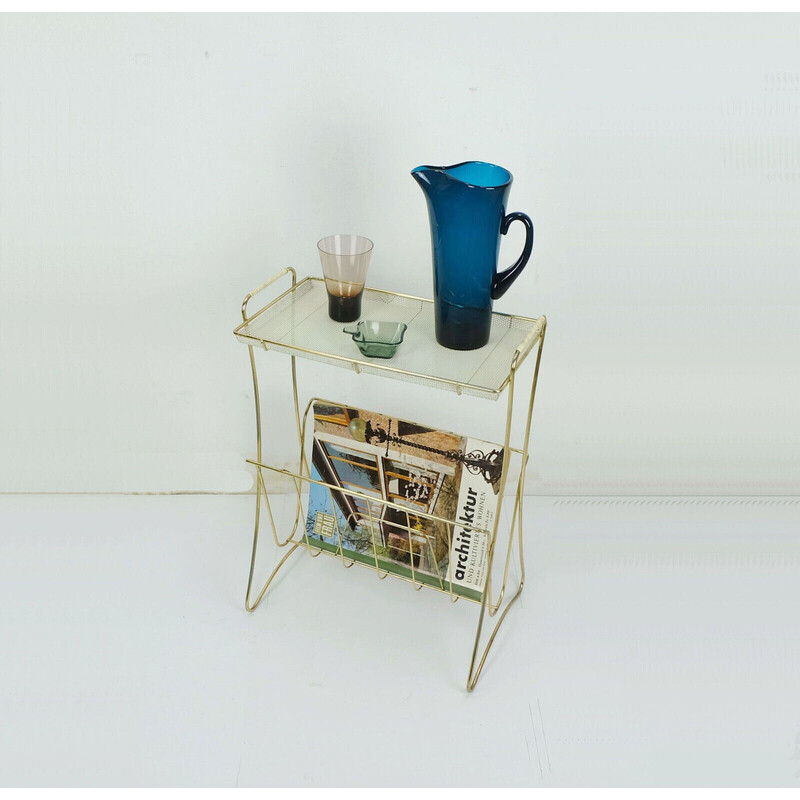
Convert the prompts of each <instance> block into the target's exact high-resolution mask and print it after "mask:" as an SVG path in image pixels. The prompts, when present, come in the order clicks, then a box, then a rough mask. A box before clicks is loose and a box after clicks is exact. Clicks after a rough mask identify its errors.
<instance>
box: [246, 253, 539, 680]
mask: <svg viewBox="0 0 800 800" xmlns="http://www.w3.org/2000/svg"><path fill="white" fill-rule="evenodd" d="M285 275H291V279H292V284H291V286H290V287H289V289H287V290H286V291H285V292H283V293H282V294H280V295H279V296H278V297H276V298H275V299H274V300H273V301H272V302H270V303H267V304H266V305H265V306H263V307H262V308H261V309H259V310H258V311H257V312H256V313H255V314H253V315H252V316H250V317H248V315H247V305H248V303H249V302H250V300H251V299H252V298H253V297H255V296H256V295H257V294H259V293H260V292H262V291H263V290H264V289H266V288H267V287H269V286H271V285H272V284H273V283H275V282H276V281H277V280H279V279H280V278H282V277H283V276H285ZM307 280H314V279H309V278H306V279H304V280H303V281H300V282H298V281H297V274H296V273H295V271H294V269H292V268H291V267H287V268H286V269H284V270H282V271H281V272H279V273H277V274H276V275H274V276H273V277H272V278H270V279H269V280H268V281H266V282H265V283H263V284H262V285H261V286H259V287H258V288H257V289H254V290H253V291H252V292H250V293H249V294H248V295H247V296H246V297H245V299H244V301H243V303H242V319H243V323H242V326H243V325H246V324H247V323H248V322H251V321H252V320H253V319H255V318H256V317H257V316H259V315H260V314H262V313H264V312H265V311H266V310H267V309H268V308H270V307H271V306H273V305H274V304H275V303H277V302H278V301H279V300H281V299H282V298H284V297H286V296H287V295H288V294H289V293H290V292H292V291H294V290H296V288H297V287H298V286H299V285H301V284H302V283H304V282H305V281H307ZM373 291H382V290H373ZM384 293H385V294H393V293H392V292H384ZM402 296H403V297H411V295H402ZM414 299H421V298H414ZM525 319H527V318H525ZM529 321H531V322H535V323H536V324H535V325H533V326H532V328H531V331H530V333H529V334H528V335H527V336H526V337H525V339H523V341H522V342H520V344H519V345H518V346H517V348H516V350H515V351H514V354H513V357H512V359H511V363H510V364H509V372H508V377H507V378H506V379H505V380H504V382H503V384H502V386H501V387H500V389H499V390H498V391H497V392H496V394H500V393H502V392H503V390H504V389H505V388H506V387H507V388H508V400H507V405H506V422H505V433H504V439H503V446H504V448H505V451H506V452H507V453H509V454H515V455H517V456H519V457H520V472H519V478H518V480H517V487H516V492H515V496H514V507H513V511H512V514H511V523H510V525H509V530H508V539H507V543H506V552H505V556H504V566H503V577H502V581H501V583H500V590H499V593H498V595H497V597H496V599H494V600H493V599H492V570H493V567H494V561H495V555H496V552H497V541H498V532H499V529H500V520H501V511H502V507H503V501H504V497H505V489H506V483H507V480H508V472H509V465H510V462H511V460H512V459H511V457H508V458H505V459H504V460H503V471H502V474H501V478H500V491H499V496H498V503H497V511H496V514H495V521H494V526H493V529H492V530H491V531H488V530H481V529H478V528H474V527H472V526H462V525H461V524H460V523H459V527H467V528H469V529H471V530H473V531H476V532H480V533H483V534H486V535H488V536H489V554H488V573H487V581H486V586H485V588H484V590H483V592H482V593H481V595H480V597H479V598H478V599H476V600H474V602H477V603H479V604H480V612H479V616H478V625H477V630H476V633H475V642H474V645H473V648H472V656H471V660H470V665H469V672H468V675H467V691H470V692H471V691H472V690H473V689H474V688H475V685H476V683H477V681H478V678H479V677H480V675H481V672H482V670H483V667H484V664H485V663H486V658H487V656H488V654H489V650H490V649H491V647H492V644H493V643H494V640H495V637H496V636H497V632H498V630H499V629H500V626H501V625H502V624H503V621H504V620H505V618H506V615H507V614H508V611H509V609H510V608H511V606H512V605H513V604H514V603H515V602H516V600H517V598H518V597H519V596H520V594H521V593H522V589H523V587H524V584H525V563H524V558H523V542H522V518H523V488H524V483H525V472H526V469H527V465H528V461H529V453H528V448H529V445H530V428H531V418H532V415H533V402H534V398H535V395H536V385H537V382H538V378H539V365H540V363H541V357H542V349H543V347H544V336H545V330H546V327H547V320H546V318H545V317H539V318H538V319H536V320H529ZM242 326H239V328H237V329H236V331H234V333H235V334H236V335H237V337H238V338H240V339H243V340H248V341H246V343H247V345H248V350H249V354H250V368H251V371H252V376H253V393H254V400H255V407H256V458H255V459H248V463H249V464H252V465H253V466H254V467H255V468H256V511H255V525H254V530H253V548H252V553H251V557H250V572H249V575H248V579H247V593H246V595H245V608H246V609H247V610H248V611H253V610H255V609H256V608H257V607H258V605H259V603H260V602H261V600H262V599H263V598H264V595H265V594H266V592H267V589H268V588H269V586H270V584H271V583H272V581H273V580H274V578H275V576H276V575H277V574H278V572H279V571H280V569H281V568H282V567H283V565H284V564H285V563H286V562H287V560H288V559H289V556H291V555H292V553H294V552H295V551H296V550H298V549H300V548H304V549H306V550H307V551H308V552H309V554H310V555H311V556H313V557H316V556H318V555H320V553H323V552H324V553H327V554H328V555H332V556H334V557H336V558H338V559H339V560H340V561H341V562H342V564H343V566H344V567H345V568H350V567H352V566H353V564H355V563H358V564H359V565H360V566H363V567H366V568H368V569H371V570H372V571H374V572H376V573H377V574H378V577H379V578H380V579H381V580H383V579H384V578H386V577H387V576H388V575H389V574H392V573H389V572H388V571H386V570H385V569H381V566H380V559H379V557H378V553H377V549H376V548H375V546H374V543H373V556H374V558H371V559H370V561H369V563H367V562H366V561H365V560H362V561H356V560H349V559H346V558H345V556H344V552H343V550H342V547H341V537H339V547H338V549H337V550H336V552H332V551H328V550H325V549H323V548H322V547H319V546H316V545H314V544H312V543H311V541H310V539H309V537H308V534H307V533H306V530H305V516H304V514H303V504H302V500H303V487H304V486H308V485H311V484H318V485H322V486H325V487H327V488H328V491H329V492H332V491H333V490H336V491H338V492H343V493H345V494H348V495H350V496H352V497H358V498H361V499H362V500H367V501H368V505H367V508H368V509H369V513H370V517H372V506H371V505H370V504H369V503H370V501H371V502H372V503H379V504H382V505H388V506H391V505H393V503H392V502H391V501H390V500H383V499H380V500H378V499H377V498H374V497H369V496H367V495H366V494H363V493H361V492H357V491H355V490H350V489H344V488H343V487H341V486H332V485H331V484H327V483H324V482H322V481H317V480H315V479H313V478H311V476H310V469H309V465H308V459H307V458H306V454H305V440H306V428H307V421H308V415H309V411H310V409H311V408H312V407H313V404H314V403H315V402H318V401H320V402H326V403H330V402H331V401H326V400H322V398H317V397H312V398H311V399H310V400H309V401H308V404H307V405H306V407H305V411H304V412H303V414H302V415H301V413H300V404H299V397H298V389H297V364H296V356H295V355H291V356H290V359H291V376H292V398H293V405H294V416H295V424H296V428H297V436H298V443H299V447H300V454H299V463H300V468H299V471H298V472H291V471H290V470H287V469H281V468H278V467H275V466H270V465H269V464H266V463H265V462H264V460H263V453H262V421H261V400H260V394H259V384H258V373H257V370H256V361H255V353H254V347H256V346H258V347H260V348H263V349H265V350H266V349H269V348H268V347H267V343H266V342H264V341H261V340H257V339H254V338H253V337H245V336H242V334H241V328H242ZM249 340H252V343H251V341H249ZM537 343H538V347H537V350H536V360H535V364H534V368H533V376H532V378H531V384H530V393H529V398H528V404H527V415H526V417H525V433H524V439H523V443H522V447H521V448H518V447H513V446H512V444H511V427H512V421H513V418H514V399H515V393H516V382H517V373H518V371H519V369H520V367H521V366H522V363H523V362H524V360H525V358H526V356H527V355H528V354H529V353H530V352H531V350H532V349H533V346H534V345H535V344H537ZM293 349H296V350H297V351H298V352H299V353H300V354H301V355H302V354H304V352H305V351H304V350H303V348H293ZM307 354H309V355H313V353H312V351H307ZM340 360H343V361H345V365H346V364H347V363H349V364H350V365H351V366H353V367H354V368H355V369H356V371H359V370H358V362H357V361H356V360H355V359H353V360H344V359H340ZM392 371H393V372H395V373H403V374H406V375H408V376H409V377H410V378H413V376H414V373H411V372H406V371H405V370H398V369H396V368H393V370H392ZM425 377H426V378H429V377H430V376H425ZM433 380H434V381H435V378H433ZM447 383H450V384H452V383H454V382H453V381H447ZM462 386H465V384H462ZM477 388H480V389H481V390H483V391H486V390H485V387H477ZM456 390H457V391H458V393H459V394H460V393H461V392H460V390H459V387H458V386H457V387H456ZM265 474H267V475H268V474H274V475H280V476H283V477H284V478H289V479H291V481H292V482H293V484H294V487H295V493H296V504H295V517H294V523H293V525H292V528H291V531H290V532H289V534H288V536H286V537H285V538H284V539H281V538H280V537H279V535H278V531H277V528H276V524H275V518H274V515H273V513H272V507H271V505H270V500H269V492H268V491H267V481H266V479H265ZM262 501H263V504H264V507H265V509H266V512H267V517H268V518H269V522H270V527H271V529H272V536H273V539H274V541H275V545H276V546H277V547H278V548H284V547H288V548H289V549H288V550H287V552H286V553H285V554H284V555H283V557H282V558H281V559H280V561H279V562H278V564H277V565H276V566H275V568H274V569H273V570H272V572H271V573H270V575H269V577H268V578H267V580H266V582H265V583H264V585H263V586H262V587H261V590H260V591H259V593H258V595H257V596H256V598H255V600H251V594H252V591H253V576H254V572H255V565H256V557H257V553H258V536H259V529H260V525H261V506H262ZM415 514H416V516H419V517H425V518H427V519H432V520H437V521H440V522H442V523H444V525H445V527H446V529H447V530H448V549H449V544H450V542H449V536H450V535H451V532H452V525H453V524H452V522H451V521H450V520H446V519H444V518H442V517H438V516H436V515H432V514H426V513H423V512H415ZM396 527H399V528H404V527H406V526H402V525H397V526H396ZM408 530H409V531H410V530H411V529H410V528H408ZM515 531H516V538H517V551H518V556H519V570H520V579H519V585H518V586H517V589H516V591H515V592H514V594H513V595H512V596H511V597H510V598H509V599H507V600H506V602H505V605H504V606H503V600H504V597H505V596H506V587H507V583H508V576H509V566H510V562H511V550H512V545H513V541H514V534H515ZM429 546H430V545H429ZM409 547H411V545H410V544H409ZM410 563H411V570H410V571H411V577H410V578H407V577H404V576H402V575H394V577H397V578H400V579H401V580H407V581H409V582H410V583H412V584H413V585H414V588H415V589H417V590H419V589H421V588H422V587H423V586H425V587H427V588H430V589H434V590H436V591H440V592H443V593H445V594H448V595H449V596H450V599H451V601H453V602H456V601H457V600H459V599H461V597H462V596H461V595H458V594H456V593H455V592H454V590H453V583H452V581H451V580H450V579H449V576H438V584H439V585H435V583H434V584H433V585H431V583H426V582H423V581H422V580H421V579H419V578H418V577H417V575H416V573H415V571H414V559H413V555H412V557H411V559H410ZM463 599H465V600H468V601H470V600H471V599H472V598H469V597H464V598H463ZM501 608H502V611H501ZM498 612H500V615H499V617H498V619H497V621H496V622H495V624H494V627H493V628H492V631H491V633H490V634H489V637H488V640H487V641H486V644H485V645H484V647H483V649H481V636H482V633H483V628H484V623H485V621H486V616H487V614H488V616H489V617H494V616H496V615H497V614H498Z"/></svg>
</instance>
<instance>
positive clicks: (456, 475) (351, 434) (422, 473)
mask: <svg viewBox="0 0 800 800" xmlns="http://www.w3.org/2000/svg"><path fill="white" fill-rule="evenodd" d="M313 415H314V437H313V442H312V459H311V466H310V477H311V478H312V479H313V480H315V481H321V482H323V483H325V484H327V485H326V486H323V485H320V484H318V483H312V484H311V488H310V490H309V498H308V515H307V518H306V533H307V535H308V537H309V544H310V545H311V546H312V547H319V548H321V549H325V550H328V551H329V552H338V553H341V555H342V556H343V557H345V558H347V559H350V560H354V561H360V562H362V563H367V564H370V565H372V566H378V567H379V568H380V569H381V570H382V571H387V572H392V573H394V574H396V575H400V576H402V577H405V578H409V579H411V580H413V581H415V582H417V583H424V584H427V585H429V586H434V587H438V588H440V589H442V590H444V591H448V592H449V591H452V592H453V594H457V595H459V596H463V597H468V598H470V599H473V600H478V599H480V597H481V593H482V591H483V588H484V586H485V583H486V568H487V556H488V546H489V536H487V534H486V533H485V531H491V530H492V529H493V526H494V519H495V513H496V509H497V499H498V492H499V487H500V478H501V476H502V469H503V456H504V454H503V448H502V447H501V446H499V445H494V444H491V443H488V442H484V441H481V440H480V439H474V438H471V437H467V436H459V435H457V434H454V433H449V432H446V431H440V430H435V429H432V428H428V427H426V426H424V425H419V424H416V423H412V422H407V421H405V420H399V419H394V418H392V417H388V416H386V415H384V414H378V413H374V412H370V411H364V410H363V409H357V408H350V407H347V406H338V405H327V404H321V403H315V405H314V407H313ZM431 517H436V518H437V519H431Z"/></svg>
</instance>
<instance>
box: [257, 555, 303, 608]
mask: <svg viewBox="0 0 800 800" xmlns="http://www.w3.org/2000/svg"><path fill="white" fill-rule="evenodd" d="M300 546H301V542H295V544H294V545H293V546H292V547H291V549H290V550H288V551H287V552H286V553H285V554H284V556H283V558H282V559H281V560H280V561H279V562H278V565H277V566H276V567H275V569H273V570H272V572H271V573H270V576H269V578H267V581H266V583H265V584H264V585H263V586H262V587H261V591H260V592H259V593H258V597H256V600H255V602H254V603H251V602H250V587H251V584H252V577H253V565H254V564H255V559H254V560H253V561H251V563H250V578H251V580H250V581H248V583H247V596H246V597H245V601H244V607H245V608H246V609H247V610H248V611H255V610H256V608H258V604H259V603H260V602H261V601H262V600H263V599H264V595H265V594H266V593H267V589H268V588H269V585H270V584H271V583H272V579H273V578H274V577H275V576H276V575H277V574H278V571H279V570H280V568H281V567H282V566H283V565H284V564H285V563H286V562H287V560H288V559H289V556H290V555H291V554H292V553H294V551H295V550H297V549H298V548H299V547H300ZM253 552H254V553H255V551H253Z"/></svg>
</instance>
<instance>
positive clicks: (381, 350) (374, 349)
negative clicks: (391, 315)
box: [342, 319, 408, 358]
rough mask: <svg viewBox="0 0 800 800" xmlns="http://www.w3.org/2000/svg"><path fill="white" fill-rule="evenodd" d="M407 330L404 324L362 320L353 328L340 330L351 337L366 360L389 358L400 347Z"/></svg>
mask: <svg viewBox="0 0 800 800" xmlns="http://www.w3.org/2000/svg"><path fill="white" fill-rule="evenodd" d="M407 328H408V326H407V325H406V324H405V322H378V321H377V320H373V319H362V320H361V322H359V323H358V324H357V325H356V327H355V328H342V330H343V331H344V332H345V333H346V334H348V335H349V336H352V337H353V341H354V342H355V343H356V345H358V349H359V350H360V351H361V354H362V355H365V356H366V357H367V358H391V357H392V356H393V355H394V354H395V353H396V352H397V348H398V347H400V344H401V342H402V341H403V336H405V333H406V329H407Z"/></svg>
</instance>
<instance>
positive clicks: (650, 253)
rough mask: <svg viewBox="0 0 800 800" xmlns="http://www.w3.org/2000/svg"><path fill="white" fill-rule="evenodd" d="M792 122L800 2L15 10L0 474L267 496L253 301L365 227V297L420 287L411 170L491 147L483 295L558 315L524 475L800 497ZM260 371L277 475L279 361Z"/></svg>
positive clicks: (556, 490) (466, 417) (461, 418)
mask: <svg viewBox="0 0 800 800" xmlns="http://www.w3.org/2000/svg"><path fill="white" fill-rule="evenodd" d="M799 123H800V17H798V16H788V17H787V16H774V15H769V16H767V15H765V16H750V15H748V16H727V15H726V16H705V15H702V16H699V15H686V16H683V15H679V16H652V15H646V16H635V17H634V16H579V15H578V16H576V15H565V16H533V15H531V16H513V15H498V16H475V15H452V16H440V15H435V16H427V15H398V16H395V15H392V16H387V15H372V16H366V15H364V16H362V15H334V16H325V15H307V14H304V15H296V16H282V15H281V16H228V15H200V16H181V15H136V16H125V15H119V16H92V15H88V16H86V15H75V16H13V17H9V16H6V15H3V16H2V17H0V381H1V382H2V383H1V384H0V411H1V412H2V413H1V414H0V490H2V491H32V492H46V491H87V492H88V491H112V492H113V491H166V492H168V491H243V490H247V489H249V488H250V486H251V476H250V473H249V472H248V470H247V469H245V465H244V458H245V457H246V456H250V455H253V454H254V450H255V445H254V441H253V433H254V431H253V419H252V416H253V414H252V388H251V385H250V374H249V368H248V360H247V350H246V348H245V347H244V346H243V345H241V344H239V343H238V342H236V340H235V339H234V337H233V336H232V334H231V331H232V329H233V328H234V327H235V325H236V324H237V319H240V317H239V304H240V302H241V299H242V297H243V296H244V294H245V293H246V292H247V291H248V290H249V289H251V288H253V287H254V286H256V285H258V284H260V283H261V282H262V281H264V280H265V279H266V278H267V277H269V275H271V274H272V273H274V272H276V271H278V270H279V269H281V268H282V267H284V266H286V265H293V266H295V267H296V268H297V270H298V273H299V274H300V275H301V276H302V275H305V274H308V273H312V274H317V273H318V270H319V264H318V260H317V257H316V251H315V243H316V241H317V239H318V238H320V237H321V236H323V235H326V234H330V233H335V232H357V233H361V234H364V235H367V236H369V237H370V238H372V239H373V240H374V242H375V251H374V256H373V262H372V267H371V273H370V283H371V284H372V285H374V286H378V287H382V288H387V289H392V290H398V291H403V292H407V293H410V294H421V295H424V296H429V295H430V293H431V278H430V241H429V233H428V222H427V215H426V210H425V203H424V199H423V196H422V193H421V192H420V190H419V188H418V187H417V186H416V185H415V183H414V181H413V180H412V178H411V177H410V176H409V174H408V173H409V171H410V170H411V169H412V168H413V167H414V166H416V165H417V164H421V163H444V164H447V163H453V162H457V161H462V160H466V159H472V158H476V159H482V160H487V161H493V162H495V163H498V164H501V165H502V166H504V167H507V168H508V169H510V170H511V171H512V172H513V173H514V176H515V182H514V186H513V188H512V190H511V199H510V210H520V211H525V212H527V213H529V214H530V215H531V217H532V218H533V220H534V224H535V226H536V245H535V248H534V256H533V259H532V262H531V265H529V267H528V269H527V270H526V272H525V273H524V274H523V275H522V277H521V278H520V279H519V281H518V282H517V284H516V285H515V286H514V287H513V288H512V290H511V291H510V292H509V293H508V295H506V297H505V298H503V299H502V300H501V301H499V302H498V303H497V306H496V307H497V309H498V310H502V311H508V312H517V313H523V314H528V315H538V314H541V313H545V314H547V316H548V322H549V326H548V341H547V347H546V348H545V354H544V358H543V364H542V372H541V384H540V395H539V397H538V401H537V408H536V412H535V414H534V434H533V448H534V456H535V458H534V462H533V469H532V472H531V474H530V481H529V487H528V488H529V490H530V491H533V492H538V493H550V494H582V493H590V494H603V493H609V494H622V493H632V494H658V493H664V494H716V493H719V494H790V493H794V492H796V491H797V489H798V487H799V486H800V477H799V475H800V423H798V414H797V410H798V398H799V397H800V377H798V372H799V370H798V363H800V357H798V344H799V342H798V333H797V327H798V326H797V308H798V302H800V277H799V276H798V262H799V261H800V258H799V255H800V224H798V221H799V220H800V134H799V133H798V131H800V126H799ZM515 227H516V226H514V227H512V232H511V233H510V234H509V236H508V237H507V241H504V243H503V247H502V255H501V260H502V262H503V264H508V263H511V261H512V260H513V259H514V258H515V257H516V254H517V252H518V251H519V249H520V247H521V243H522V231H521V226H520V230H514V228H515ZM443 357H445V356H443ZM260 363H261V364H262V366H263V367H264V368H265V370H266V372H265V377H267V383H266V390H265V396H264V402H265V406H266V407H267V415H266V416H267V419H266V420H265V423H266V425H267V426H268V433H269V437H270V438H269V441H268V442H267V445H266V451H267V454H268V457H269V458H271V459H272V460H274V461H277V462H279V463H286V464H291V463H292V462H293V461H294V458H295V454H294V448H293V447H292V440H291V435H292V427H293V426H292V424H291V420H290V419H289V418H288V417H286V416H285V415H287V414H288V413H289V411H290V406H289V403H288V397H287V395H286V393H285V392H286V390H287V388H288V384H287V383H286V380H285V379H286V377H287V376H288V371H287V370H288V361H287V360H286V359H282V358H280V357H278V356H274V355H265V356H264V357H263V358H262V359H261V362H260ZM301 366H304V365H302V364H301ZM302 386H303V389H304V391H311V392H314V393H319V394H322V395H325V396H328V397H330V398H332V399H342V400H345V401H347V402H361V403H362V404H363V405H365V406H367V407H374V408H379V409H381V410H386V411H389V412H390V413H392V412H393V413H396V414H402V415H404V416H405V417H406V418H410V419H415V420H418V421H420V422H429V423H432V424H444V425H446V426H447V427H448V428H455V429H457V430H463V431H465V432H471V431H474V430H477V432H478V433H482V434H488V435H491V434H492V432H493V431H491V430H486V429H485V428H484V427H483V426H484V419H483V418H484V417H485V416H486V413H487V412H493V413H496V412H499V411H501V408H500V406H498V405H494V404H490V403H487V402H486V401H478V400H474V401H472V400H464V401H457V400H456V398H455V396H454V395H449V394H445V393H438V392H430V391H429V392H427V393H423V392H422V391H421V390H419V391H409V393H408V394H404V391H405V390H404V387H403V385H402V384H397V383H392V382H388V383H384V382H379V381H376V380H374V379H371V378H368V377H360V378H358V377H356V376H354V375H350V374H347V373H345V372H343V371H335V370H328V369H325V368H319V367H317V366H314V365H311V366H310V367H307V368H306V369H304V370H303V372H302ZM479 417H481V419H479ZM272 426H274V427H272ZM488 427H489V428H491V425H489V426H488Z"/></svg>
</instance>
